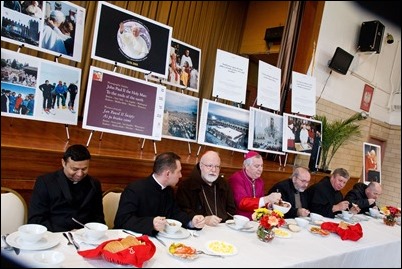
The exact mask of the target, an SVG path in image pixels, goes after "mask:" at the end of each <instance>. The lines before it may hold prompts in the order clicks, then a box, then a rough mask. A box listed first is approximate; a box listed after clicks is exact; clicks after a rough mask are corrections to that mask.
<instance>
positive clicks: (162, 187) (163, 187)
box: [152, 174, 166, 190]
mask: <svg viewBox="0 0 402 269" xmlns="http://www.w3.org/2000/svg"><path fill="white" fill-rule="evenodd" d="M152 177H153V178H154V179H155V181H156V183H158V184H159V186H161V189H162V190H163V189H165V188H166V187H165V186H163V185H162V184H161V183H160V182H159V181H158V179H156V177H155V174H152Z"/></svg>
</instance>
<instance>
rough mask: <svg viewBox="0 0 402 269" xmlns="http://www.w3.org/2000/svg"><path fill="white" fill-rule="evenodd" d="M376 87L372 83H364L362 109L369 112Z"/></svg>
mask: <svg viewBox="0 0 402 269" xmlns="http://www.w3.org/2000/svg"><path fill="white" fill-rule="evenodd" d="M373 93H374V88H373V87H371V86H370V85H368V84H366V85H364V90H363V96H362V101H361V103H360V109H362V110H364V111H366V112H369V111H370V105H371V100H372V99H373Z"/></svg>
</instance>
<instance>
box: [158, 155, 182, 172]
mask: <svg viewBox="0 0 402 269" xmlns="http://www.w3.org/2000/svg"><path fill="white" fill-rule="evenodd" d="M180 159H181V158H180V156H179V155H177V154H176V153H174V152H165V153H161V154H160V155H158V156H157V157H156V159H155V162H154V168H153V171H154V173H155V174H157V175H158V174H160V173H162V172H163V171H165V170H166V169H168V170H169V171H171V172H173V171H174V170H176V168H177V165H176V161H177V160H179V161H180Z"/></svg>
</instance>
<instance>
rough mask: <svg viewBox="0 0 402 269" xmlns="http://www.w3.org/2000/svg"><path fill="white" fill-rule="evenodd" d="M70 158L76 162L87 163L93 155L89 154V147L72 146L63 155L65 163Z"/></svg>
mask: <svg viewBox="0 0 402 269" xmlns="http://www.w3.org/2000/svg"><path fill="white" fill-rule="evenodd" d="M68 158H71V160H73V161H75V162H78V161H86V160H90V159H91V153H89V151H88V149H87V147H86V146H84V145H79V144H77V145H71V146H70V147H68V149H67V150H66V152H64V155H63V160H64V161H65V162H67V161H68Z"/></svg>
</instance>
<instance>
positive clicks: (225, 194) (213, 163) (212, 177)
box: [176, 151, 236, 226]
mask: <svg viewBox="0 0 402 269" xmlns="http://www.w3.org/2000/svg"><path fill="white" fill-rule="evenodd" d="M220 165H221V159H220V157H219V154H218V153H217V152H215V151H207V152H206V153H204V154H203V155H202V157H201V159H200V162H199V163H197V164H196V165H195V167H194V169H193V171H192V172H191V174H190V176H189V177H188V178H187V179H185V180H182V181H180V182H179V184H178V188H177V191H176V201H177V204H178V205H179V207H180V208H181V209H182V210H184V211H186V212H187V214H188V215H190V217H192V216H194V215H204V216H205V224H206V225H209V226H216V225H218V224H219V223H221V222H225V221H226V220H228V219H231V218H232V217H231V215H234V214H235V212H236V207H235V203H234V200H233V193H232V190H231V189H230V186H229V184H228V182H227V181H226V180H225V179H224V178H223V177H222V176H220V174H219V173H220V168H221V167H220Z"/></svg>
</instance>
